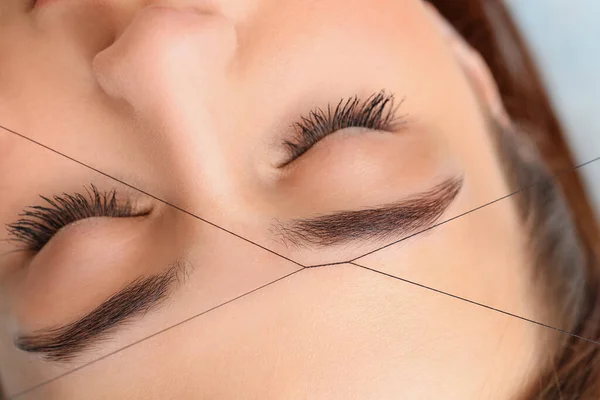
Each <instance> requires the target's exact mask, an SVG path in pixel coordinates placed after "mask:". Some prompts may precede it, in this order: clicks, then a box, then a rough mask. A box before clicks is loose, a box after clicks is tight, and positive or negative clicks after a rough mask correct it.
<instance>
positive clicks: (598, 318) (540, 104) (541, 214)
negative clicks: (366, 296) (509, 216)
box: [430, 0, 600, 400]
mask: <svg viewBox="0 0 600 400" xmlns="http://www.w3.org/2000/svg"><path fill="white" fill-rule="evenodd" d="M430 2H431V3H432V4H433V5H434V6H435V7H436V8H437V9H438V11H439V12H440V13H441V14H442V15H443V16H444V17H445V18H446V19H447V20H448V21H449V22H450V23H451V24H452V25H453V26H454V27H455V28H456V29H457V31H458V32H459V33H460V34H461V35H462V36H463V37H464V38H465V39H466V40H467V41H468V42H469V43H470V45H471V46H472V47H473V48H475V49H476V50H477V51H478V52H479V53H480V54H481V55H482V56H483V58H484V59H485V61H486V63H487V64H488V66H489V67H490V69H491V71H492V74H493V75H494V78H495V80H496V82H497V84H498V87H499V90H500V94H501V96H502V100H503V103H504V105H505V108H506V111H507V112H508V114H509V116H510V117H511V120H512V122H513V124H514V127H516V129H514V130H510V129H506V127H501V125H500V124H497V125H496V126H495V127H496V128H497V129H496V133H497V137H496V139H497V144H498V149H499V152H500V154H501V156H502V158H503V159H504V161H505V164H506V166H505V167H506V168H505V169H506V172H507V173H508V175H509V180H510V182H511V184H512V186H513V189H514V190H515V191H516V190H520V189H523V190H522V191H521V192H520V193H518V194H517V195H516V201H517V204H518V205H519V208H520V211H521V216H522V217H523V218H524V219H525V220H526V222H527V224H528V227H529V230H530V237H531V246H530V250H531V254H532V258H533V261H534V270H535V271H534V275H535V276H536V277H537V278H538V279H540V282H542V283H543V284H544V286H545V290H544V302H545V303H544V304H545V305H546V308H547V310H548V311H549V312H550V313H551V314H550V315H552V317H553V319H554V320H555V321H558V322H557V323H558V324H560V325H559V327H560V328H561V329H564V330H566V331H568V332H571V333H573V334H575V335H578V336H581V337H583V338H587V339H591V340H594V341H600V261H599V260H600V234H599V230H598V224H597V219H596V216H595V213H594V211H593V208H592V206H591V203H590V201H589V199H588V198H587V196H586V192H585V189H584V186H583V184H582V180H581V178H580V176H579V172H578V171H577V170H576V165H575V162H574V158H573V155H572V153H571V151H570V149H569V147H568V145H567V143H566V141H565V137H564V133H563V129H562V128H561V126H560V123H559V121H558V119H557V118H556V116H555V114H554V112H553V110H552V106H551V104H550V101H549V99H548V97H547V94H546V92H545V90H544V86H543V84H542V82H541V79H540V76H539V74H538V72H537V70H536V67H535V64H534V62H533V60H532V57H531V55H530V54H529V53H528V51H527V48H526V45H525V43H524V41H523V39H522V38H521V37H520V35H519V32H518V30H517V28H516V26H515V23H514V22H513V20H512V18H511V15H510V13H509V11H508V10H507V8H506V6H505V4H504V3H503V2H502V1H500V0H430ZM553 343H554V349H553V351H551V352H549V353H550V355H548V358H549V362H548V365H544V366H541V368H540V371H539V376H538V377H537V379H533V380H532V381H531V382H530V383H529V385H530V386H529V387H528V388H526V390H525V393H524V394H523V398H524V399H544V400H546V399H548V400H549V399H598V398H600V346H598V345H597V344H596V343H593V342H590V341H586V340H583V339H580V338H577V337H574V336H569V335H566V334H560V339H559V340H555V341H554V342H553Z"/></svg>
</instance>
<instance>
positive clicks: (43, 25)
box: [0, 0, 541, 399]
mask: <svg viewBox="0 0 600 400" xmlns="http://www.w3.org/2000/svg"><path fill="white" fill-rule="evenodd" d="M25 3H27V1H25V0H3V2H2V4H1V5H0V54H2V59H1V60H0V124H1V125H2V126H4V127H6V128H9V129H11V130H12V131H14V132H17V133H18V134H20V135H23V136H25V137H26V138H24V137H22V136H19V135H17V134H15V133H11V132H9V131H7V130H4V129H3V130H2V133H0V164H1V170H0V197H1V199H2V203H1V209H0V222H2V223H3V225H4V224H7V225H8V228H9V229H8V230H7V231H5V234H4V235H3V236H2V237H3V238H10V239H16V238H18V237H19V234H20V238H21V239H20V240H8V241H2V242H0V253H1V258H0V263H1V272H0V283H1V285H2V289H1V292H0V293H1V295H0V300H1V303H0V306H1V311H2V324H1V327H2V331H1V333H0V335H1V336H0V339H1V340H0V344H1V345H0V375H1V376H2V378H3V384H4V386H5V390H7V392H8V393H9V394H11V393H18V392H21V391H24V390H26V389H28V388H30V387H32V386H34V385H37V384H39V383H42V382H46V381H48V380H51V382H50V383H48V384H46V385H43V386H40V387H38V388H37V389H35V390H33V391H30V392H28V393H27V394H25V395H23V396H22V397H20V398H26V399H38V398H43V399H54V398H56V399H80V398H86V399H112V398H127V399H130V398H131V399H138V398H139V399H170V398H172V399H198V398H202V399H242V398H243V399H246V398H248V399H250V398H252V399H254V398H256V399H306V398H309V399H366V398H374V399H384V398H390V399H392V398H393V399H396V398H439V397H440V394H443V397H444V398H456V399H470V398H473V399H475V398H477V399H479V398H499V399H502V398H509V397H510V396H511V395H512V394H514V393H515V392H517V391H519V389H520V388H521V387H522V386H523V385H524V384H525V383H526V381H527V378H526V377H527V376H528V375H529V374H531V373H532V372H533V371H534V367H535V364H536V362H537V361H538V360H539V354H540V353H541V350H540V345H539V344H538V343H539V342H540V341H539V336H540V332H539V330H538V328H537V327H536V326H535V325H534V324H530V323H527V322H523V321H521V320H519V319H516V318H513V317H510V316H507V315H504V314H502V313H499V312H495V311H491V310H489V309H485V308H483V307H480V306H477V305H474V304H472V303H468V302H465V301H461V300H460V299H457V298H453V297H450V296H447V295H445V294H441V293H439V292H435V291H432V290H430V289H427V288H424V287H422V286H418V285H414V284H412V283H410V282H415V283H418V284H419V285H425V286H428V287H431V288H434V289H437V290H441V291H443V292H447V293H450V294H452V295H455V296H460V297H462V298H466V299H469V300H472V301H475V302H479V303H482V304H485V305H487V306H490V307H495V308H499V309H501V310H505V311H508V312H511V313H513V314H517V315H521V316H524V317H527V318H532V319H539V317H540V315H539V314H540V312H539V310H538V307H537V305H536V302H535V299H536V292H535V290H531V289H530V288H529V282H528V273H529V270H528V265H527V262H526V257H525V255H524V254H525V253H524V243H525V238H524V231H523V228H522V226H521V225H520V223H519V221H518V219H517V214H516V210H515V207H514V204H513V202H512V199H510V198H509V199H505V200H502V201H498V202H496V203H493V204H491V205H489V206H486V207H484V208H481V209H479V210H477V211H474V212H471V213H468V214H466V215H462V216H461V214H463V213H465V212H468V211H469V210H472V209H475V208H477V207H480V206H482V205H484V204H486V203H489V202H491V201H493V200H496V199H498V198H500V197H502V196H505V195H507V194H508V193H509V189H508V186H507V184H506V182H505V180H504V179H503V175H502V172H501V165H500V163H499V161H498V155H497V154H496V153H495V150H494V147H493V137H492V134H491V132H490V129H489V128H488V125H487V120H486V116H485V112H484V111H483V107H482V106H481V104H479V102H478V100H477V99H478V97H477V95H476V93H475V92H474V91H473V90H472V87H473V85H471V84H470V83H469V81H468V79H467V77H466V76H465V74H464V73H463V71H462V69H461V66H460V64H459V62H458V61H457V59H456V57H455V55H454V54H453V52H452V50H451V49H450V47H449V46H448V44H447V41H446V40H445V39H444V36H443V34H442V33H441V32H440V31H439V30H438V29H437V28H436V26H435V24H434V22H433V19H432V17H431V15H430V14H428V12H427V10H426V9H425V7H424V4H423V3H422V2H421V1H419V0H379V1H377V2H372V1H371V2H365V1H358V0H320V1H310V2H309V1H300V0H285V1H283V0H227V1H212V2H209V1H200V0H188V1H184V0H182V1H175V0H173V1H167V0H165V1H160V2H159V1H149V0H112V1H111V0H95V1H92V0H90V1H84V0H77V1H76V0H50V1H48V0H41V1H40V4H38V5H37V6H36V7H35V8H34V9H33V10H28V9H27V4H25ZM158 4H160V5H161V7H158V6H157V5H158ZM355 96H356V98H355ZM392 99H393V100H394V102H393V104H392ZM338 105H339V107H338ZM328 106H330V107H329V109H328ZM319 109H320V110H321V111H318V110H319ZM336 110H337V111H336ZM311 111H315V112H314V113H313V114H311ZM303 118H304V119H303ZM92 185H93V186H92ZM86 189H87V191H88V192H89V193H90V195H91V199H90V196H89V195H88V192H86ZM138 189H139V190H138ZM113 190H114V192H111V191H113ZM96 192H97V193H98V195H99V197H98V198H94V195H95V193H96ZM77 193H79V194H81V195H82V196H83V197H79V198H77V197H71V198H69V197H68V196H67V195H71V196H76V194H77ZM113 194H114V199H115V202H114V203H111V201H110V200H111V199H112V197H113ZM40 195H42V196H45V197H46V198H48V200H50V201H52V202H53V203H54V205H51V204H50V202H49V201H47V200H44V199H42V198H40ZM104 195H106V197H104ZM53 196H59V197H58V198H57V199H55V200H53ZM82 199H83V200H82ZM126 203H130V204H131V207H130V208H127V206H126ZM27 206H44V207H46V208H45V209H37V211H36V210H34V209H31V208H26V207H27ZM24 209H25V210H30V212H33V211H35V212H36V213H37V215H38V216H40V217H42V216H45V217H46V218H47V219H48V218H51V219H52V221H53V222H54V223H55V224H56V225H57V226H56V227H55V228H51V227H49V226H50V224H49V223H48V222H46V223H45V224H41V225H43V226H45V227H46V230H45V231H40V230H41V229H42V228H43V226H41V225H40V221H41V219H40V218H37V219H36V217H35V216H31V215H30V216H25V217H19V214H20V213H23V212H24ZM115 216H120V217H122V218H115ZM457 216H460V217H459V218H456V219H452V218H453V217H457ZM87 217H91V218H87ZM19 218H25V220H26V222H21V223H20V224H18V223H17V220H18V219H19ZM449 219H452V220H451V221H449V222H447V223H443V224H441V225H439V226H436V227H435V228H434V229H429V228H431V227H432V226H433V225H434V224H435V223H440V222H443V221H446V220H449ZM27 221H29V222H27ZM35 221H38V223H37V225H36V224H35V223H34V222H35ZM57 221H58V222H57ZM70 222H73V223H70ZM27 224H29V225H27ZM65 224H67V226H66V227H63V229H60V228H61V227H62V225H65ZM57 229H58V232H57V233H55V232H54V230H57ZM405 237H410V238H409V239H407V240H402V241H400V240H401V239H403V238H405ZM22 248H25V249H26V250H24V251H22V250H21V249H22ZM15 250H17V251H15ZM349 261H352V263H350V262H349ZM319 265H320V266H319ZM308 266H317V267H313V268H305V267H308ZM396 278H401V279H396ZM184 321H185V322H184ZM15 338H16V340H17V342H18V344H20V346H21V347H22V348H27V349H29V350H30V351H31V352H25V351H22V350H20V349H17V348H16V346H15V345H14V344H13V341H14V340H15ZM132 344H133V345H132ZM538 350H540V351H538ZM55 378H58V379H55Z"/></svg>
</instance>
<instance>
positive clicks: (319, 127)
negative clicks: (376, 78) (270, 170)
mask: <svg viewBox="0 0 600 400" xmlns="http://www.w3.org/2000/svg"><path fill="white" fill-rule="evenodd" d="M394 100H395V97H394V95H393V94H386V93H385V90H382V91H380V92H379V93H374V94H372V95H370V96H369V97H368V98H367V99H366V100H364V101H361V100H360V99H359V98H358V96H354V97H350V98H348V99H341V100H340V102H339V103H338V105H337V106H336V108H335V110H332V108H331V104H329V105H328V106H327V109H326V110H323V109H321V108H318V107H317V108H315V109H313V110H312V111H310V112H309V115H308V117H305V116H301V117H300V121H299V122H295V123H293V124H292V126H291V127H292V129H293V130H294V131H295V134H294V136H293V137H292V138H291V139H288V140H284V142H283V146H284V147H285V148H286V150H287V151H286V152H287V154H288V156H287V158H286V161H285V162H284V163H283V164H281V165H280V166H279V168H283V167H285V166H287V165H288V164H290V163H292V162H293V161H295V160H296V159H298V158H299V157H300V156H301V155H303V154H304V153H306V152H307V151H308V150H309V149H310V148H311V147H312V146H314V145H315V144H316V143H317V142H319V141H320V140H322V139H323V138H325V137H327V136H329V135H331V134H332V133H335V132H337V131H340V130H343V129H346V128H351V127H358V128H366V129H367V130H372V131H387V132H393V131H395V130H397V129H398V126H399V125H401V124H403V123H405V122H406V121H405V118H406V117H407V114H405V115H401V116H398V115H397V114H396V111H397V109H398V108H399V107H400V105H401V104H402V103H403V102H404V99H402V100H401V101H400V103H399V104H398V105H396V106H394Z"/></svg>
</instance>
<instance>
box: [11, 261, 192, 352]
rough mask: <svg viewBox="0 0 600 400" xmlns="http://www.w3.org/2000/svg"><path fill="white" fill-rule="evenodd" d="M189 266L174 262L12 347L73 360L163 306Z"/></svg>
mask: <svg viewBox="0 0 600 400" xmlns="http://www.w3.org/2000/svg"><path fill="white" fill-rule="evenodd" d="M188 267H189V263H187V262H183V261H177V262H175V263H174V264H172V266H171V267H169V268H168V269H166V270H165V271H164V272H161V273H160V274H156V275H151V276H146V277H140V278H138V279H136V280H134V281H133V282H131V283H129V284H128V285H127V286H125V287H124V288H123V289H121V290H119V291H118V292H116V293H115V294H113V295H112V296H110V297H109V298H108V299H107V300H105V301H104V302H102V304H100V305H99V306H98V307H96V308H95V309H94V310H93V311H91V312H90V313H89V314H87V315H85V316H83V317H81V318H79V319H78V320H76V321H74V322H72V323H69V324H67V325H64V326H60V327H53V328H47V329H42V330H38V331H35V332H33V333H32V334H26V335H18V336H17V337H16V338H15V340H14V344H15V346H16V347H17V348H18V349H20V350H23V351H27V352H31V353H40V354H42V355H43V357H44V359H46V360H48V361H54V362H68V361H72V360H73V359H74V358H76V357H77V356H78V355H80V354H81V353H82V352H84V351H86V350H87V349H89V348H90V347H92V346H93V345H95V344H97V343H99V342H102V341H105V340H107V339H109V338H110V336H111V334H114V333H115V331H116V330H117V329H118V328H119V327H122V326H123V325H124V324H126V323H127V322H130V321H131V320H132V319H134V318H136V317H140V316H144V315H145V314H146V313H148V312H149V311H152V310H154V309H156V308H157V306H159V305H161V304H163V303H164V302H165V300H167V299H168V298H169V297H171V296H172V294H173V291H174V289H175V288H177V287H178V286H179V284H180V283H181V282H182V281H184V280H185V278H186V277H187V274H188V273H189V271H188Z"/></svg>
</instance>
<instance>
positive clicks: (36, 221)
mask: <svg viewBox="0 0 600 400" xmlns="http://www.w3.org/2000/svg"><path fill="white" fill-rule="evenodd" d="M84 189H85V191H86V192H87V196H85V195H83V194H79V193H75V194H74V195H70V194H67V193H63V194H62V195H61V196H53V198H52V200H51V199H49V198H47V197H44V196H42V195H40V197H41V198H42V199H43V200H44V201H45V202H46V203H47V204H48V205H49V206H30V207H27V208H26V209H25V210H24V211H23V212H22V213H21V214H19V217H22V218H20V219H19V220H18V221H17V222H14V223H12V224H8V225H7V226H6V228H7V229H8V232H9V233H10V235H11V236H12V237H13V239H14V240H16V241H19V242H22V243H24V244H25V246H26V250H30V251H39V250H41V249H42V248H43V247H44V246H45V245H46V243H48V241H49V240H50V239H51V238H52V236H54V235H55V234H56V232H58V231H59V230H60V229H61V228H63V227H65V226H67V225H69V224H71V223H73V222H75V221H79V220H82V219H86V218H92V217H113V218H124V217H132V216H135V215H134V212H133V208H132V206H131V203H130V202H129V201H127V202H125V203H119V202H118V201H117V197H116V191H115V190H114V189H113V190H111V191H109V192H104V193H100V192H99V191H98V189H97V188H96V187H95V186H94V185H90V187H89V188H87V187H85V186H84Z"/></svg>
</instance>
